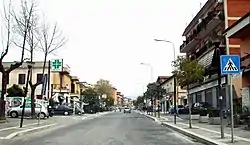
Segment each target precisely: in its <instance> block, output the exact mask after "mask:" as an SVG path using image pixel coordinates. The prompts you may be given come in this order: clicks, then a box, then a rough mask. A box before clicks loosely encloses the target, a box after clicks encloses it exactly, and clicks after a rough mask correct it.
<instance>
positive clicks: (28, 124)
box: [0, 112, 111, 139]
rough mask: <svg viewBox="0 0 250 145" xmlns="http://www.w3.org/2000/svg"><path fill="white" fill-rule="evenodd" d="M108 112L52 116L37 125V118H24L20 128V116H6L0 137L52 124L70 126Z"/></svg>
mask: <svg viewBox="0 0 250 145" xmlns="http://www.w3.org/2000/svg"><path fill="white" fill-rule="evenodd" d="M108 113H111V112H103V113H98V114H84V115H82V116H77V115H76V116H74V115H71V116H53V117H50V118H48V119H45V120H43V119H41V120H40V123H39V125H38V120H37V119H24V121H23V127H22V128H20V118H18V119H17V118H7V122H6V123H0V139H11V138H13V137H15V136H19V135H23V134H28V133H32V132H37V131H41V130H43V129H48V128H50V127H53V126H61V127H63V126H70V125H72V124H76V123H79V122H81V121H82V120H86V119H92V118H95V117H99V116H102V115H105V114H108Z"/></svg>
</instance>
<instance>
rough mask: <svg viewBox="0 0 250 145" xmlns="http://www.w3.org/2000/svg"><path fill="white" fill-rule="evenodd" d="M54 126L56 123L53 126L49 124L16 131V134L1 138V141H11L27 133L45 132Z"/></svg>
mask: <svg viewBox="0 0 250 145" xmlns="http://www.w3.org/2000/svg"><path fill="white" fill-rule="evenodd" d="M55 125H57V124H56V123H55V124H49V125H44V126H39V127H36V128H30V129H26V130H22V131H17V132H14V133H11V134H9V135H8V136H6V137H1V139H12V138H14V137H17V136H22V135H25V134H29V133H32V132H36V131H41V130H45V129H48V128H50V127H53V126H55Z"/></svg>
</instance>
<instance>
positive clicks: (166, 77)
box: [156, 76, 170, 83]
mask: <svg viewBox="0 0 250 145" xmlns="http://www.w3.org/2000/svg"><path fill="white" fill-rule="evenodd" d="M169 77H170V76H158V78H157V80H156V82H159V83H162V82H163V81H165V80H166V79H168V78H169Z"/></svg>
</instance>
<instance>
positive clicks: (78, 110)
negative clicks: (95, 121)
mask: <svg viewBox="0 0 250 145" xmlns="http://www.w3.org/2000/svg"><path fill="white" fill-rule="evenodd" d="M75 114H77V115H81V114H84V110H83V109H81V107H79V106H77V105H76V106H75Z"/></svg>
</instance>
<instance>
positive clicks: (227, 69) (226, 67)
mask: <svg viewBox="0 0 250 145" xmlns="http://www.w3.org/2000/svg"><path fill="white" fill-rule="evenodd" d="M220 70H221V74H228V75H229V78H230V82H229V84H230V92H229V94H230V112H231V119H230V120H231V142H232V143H233V142H234V111H233V110H234V109H233V76H234V75H237V74H240V73H241V70H240V56H239V55H221V56H220Z"/></svg>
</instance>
